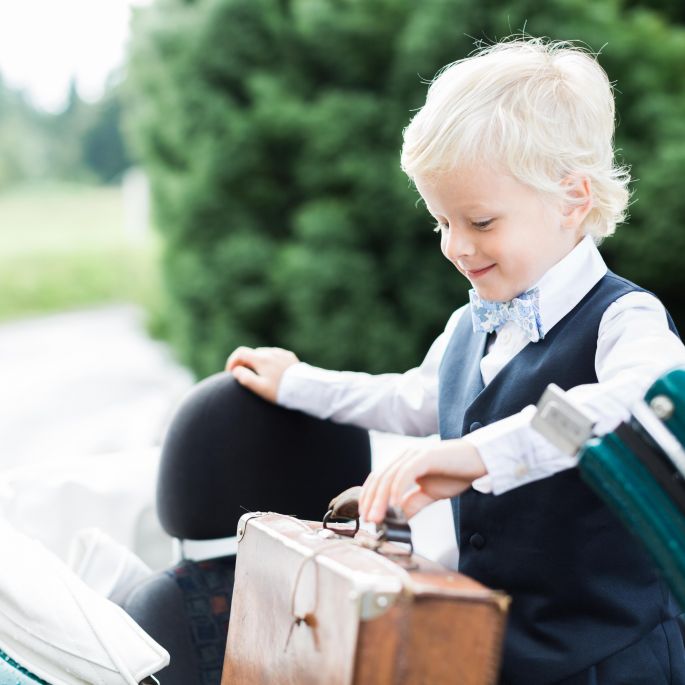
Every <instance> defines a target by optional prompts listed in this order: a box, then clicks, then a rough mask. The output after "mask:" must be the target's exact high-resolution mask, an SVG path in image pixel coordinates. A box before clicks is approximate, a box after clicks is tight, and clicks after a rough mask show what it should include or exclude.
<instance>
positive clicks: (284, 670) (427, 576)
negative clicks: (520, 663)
mask: <svg viewBox="0 0 685 685" xmlns="http://www.w3.org/2000/svg"><path fill="white" fill-rule="evenodd" d="M238 539H239V545H238V558H237V565H236V572H235V585H234V590H233V602H232V605H231V619H230V623H229V629H228V643H227V647H226V657H225V661H224V670H223V677H222V680H221V685H247V684H250V685H267V684H268V685H315V684H316V685H320V684H325V685H448V684H449V685H490V684H494V683H496V682H497V676H498V672H499V663H500V656H501V648H502V639H503V635H504V628H505V622H506V614H507V609H508V605H509V598H508V597H507V596H506V595H505V594H503V593H501V592H496V591H493V590H489V589H488V588H486V587H484V586H483V585H481V584H480V583H477V582H476V581H474V580H472V579H470V578H467V577H466V576H464V575H462V574H459V573H456V572H453V571H450V570H449V569H446V568H444V567H442V566H440V565H438V564H435V563H433V562H430V561H428V560H426V559H423V558H421V557H419V556H417V555H413V554H411V553H410V551H409V550H408V549H406V548H405V547H404V546H403V545H397V544H394V543H388V542H383V543H380V542H379V541H378V539H377V538H376V537H375V536H373V535H372V534H370V533H367V532H365V531H359V532H358V533H357V534H356V536H355V537H354V539H350V537H347V536H345V535H339V534H337V533H336V532H333V531H331V530H330V529H324V528H323V527H322V524H321V523H314V522H309V521H301V520H298V519H296V518H293V517H290V516H283V515H281V514H273V513H268V514H261V513H251V514H245V515H244V516H243V517H242V518H241V519H240V523H239V526H238Z"/></svg>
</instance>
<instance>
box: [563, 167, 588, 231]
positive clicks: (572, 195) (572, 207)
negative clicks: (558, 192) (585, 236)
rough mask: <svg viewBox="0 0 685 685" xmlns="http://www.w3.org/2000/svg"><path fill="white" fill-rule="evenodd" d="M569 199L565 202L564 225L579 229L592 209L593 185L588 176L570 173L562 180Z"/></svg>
mask: <svg viewBox="0 0 685 685" xmlns="http://www.w3.org/2000/svg"><path fill="white" fill-rule="evenodd" d="M561 185H562V186H565V187H566V196H567V198H568V200H567V201H566V202H565V203H564V210H563V212H562V225H563V226H564V227H565V228H572V229H577V228H579V227H580V225H581V224H582V223H583V221H584V220H585V217H586V216H587V215H588V214H589V212H590V210H591V209H592V187H591V185H590V179H589V178H588V177H587V176H580V175H578V174H569V175H568V176H566V178H564V179H563V180H562V182H561Z"/></svg>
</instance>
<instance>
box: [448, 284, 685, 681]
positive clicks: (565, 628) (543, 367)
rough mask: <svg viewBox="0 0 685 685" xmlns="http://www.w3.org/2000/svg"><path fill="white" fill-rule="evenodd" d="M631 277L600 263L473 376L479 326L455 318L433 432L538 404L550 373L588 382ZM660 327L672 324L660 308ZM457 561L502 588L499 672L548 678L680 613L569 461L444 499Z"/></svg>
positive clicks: (467, 427) (452, 431) (564, 383)
mask: <svg viewBox="0 0 685 685" xmlns="http://www.w3.org/2000/svg"><path fill="white" fill-rule="evenodd" d="M633 291H642V289H641V288H639V287H638V286H636V285H635V284H633V283H630V282H629V281H626V280H625V279H623V278H620V277H619V276H616V275H615V274H613V273H611V272H608V273H607V274H606V275H605V276H604V277H603V278H602V279H601V280H600V281H599V282H598V283H597V284H596V285H595V286H594V287H593V288H592V290H590V292H589V293H587V295H586V296H585V297H584V298H583V299H582V300H581V301H580V302H579V303H578V304H577V305H576V306H575V307H574V308H573V310H572V311H571V312H569V313H568V314H567V315H566V316H565V317H564V318H563V319H562V320H561V321H559V323H557V324H556V325H555V326H554V327H553V328H552V330H551V331H550V332H549V333H548V334H547V335H546V336H545V337H544V339H543V340H541V341H539V342H537V343H534V344H533V343H530V344H528V345H526V347H524V348H523V349H522V350H521V351H520V352H519V353H518V354H517V355H516V356H515V357H514V358H513V359H512V360H511V361H510V362H509V363H508V364H507V365H506V366H505V367H504V368H503V369H502V370H501V371H500V372H499V373H498V374H497V375H496V376H495V377H494V378H493V380H492V382H491V383H490V384H489V385H488V386H487V387H486V388H484V387H483V381H482V376H481V373H480V360H481V358H482V356H483V354H484V353H485V346H486V342H487V335H486V334H485V333H474V332H473V328H472V324H471V316H470V312H469V311H468V310H467V311H466V312H465V314H464V316H462V317H461V319H460V321H459V322H458V324H457V327H456V329H455V331H454V334H453V336H452V338H451V340H450V342H449V344H448V347H447V349H446V351H445V355H444V357H443V361H442V364H441V367H440V374H439V375H440V394H439V419H440V435H441V437H442V438H443V439H447V438H458V437H461V436H463V435H466V434H467V433H469V432H471V431H474V430H476V429H477V428H480V427H481V426H485V425H488V424H490V423H493V422H494V421H498V420H499V419H502V418H504V417H507V416H511V415H512V414H515V413H517V412H519V411H520V410H521V409H523V408H524V407H526V406H527V405H530V404H536V403H537V401H538V400H539V399H540V396H541V395H542V393H543V391H544V389H545V388H546V386H547V385H548V384H549V383H556V384H557V385H558V386H560V387H561V388H562V389H564V390H568V389H570V388H572V387H574V386H576V385H581V384H585V383H596V382H597V376H596V373H595V366H594V362H595V352H596V349H597V335H598V331H599V324H600V321H601V318H602V315H603V314H604V312H605V311H606V309H607V307H609V305H610V304H611V303H612V302H614V301H615V300H616V299H618V298H619V297H621V296H622V295H625V294H627V293H629V292H633ZM669 326H670V327H671V330H673V331H674V332H675V326H674V324H673V321H672V320H671V318H670V317H669ZM452 504H453V509H454V512H455V527H456V530H457V538H458V540H459V543H460V545H459V546H460V561H459V570H460V571H461V572H463V573H465V574H466V575H468V576H471V577H472V578H475V579H476V580H479V581H480V582H482V583H484V584H485V585H487V586H488V587H491V588H494V589H502V590H505V591H506V592H507V593H509V594H510V595H511V597H512V604H511V611H510V615H509V623H508V628H507V635H506V638H505V646H504V658H503V665H502V681H503V682H506V683H507V684H508V685H542V684H544V685H548V684H549V683H553V682H556V681H558V680H561V679H563V678H566V677H568V676H571V675H572V674H575V673H579V672H582V671H583V670H584V669H586V668H588V667H590V666H591V665H593V664H595V663H597V662H600V661H601V660H603V659H605V658H606V657H607V656H609V655H611V654H613V653H615V652H617V651H619V650H620V649H622V648H623V647H626V646H628V645H630V644H631V643H633V642H636V641H637V640H639V639H640V638H641V637H642V636H643V635H645V634H647V633H649V632H650V631H652V630H653V629H654V627H655V626H657V625H659V624H660V623H661V622H663V621H665V620H666V619H667V618H669V617H672V616H675V615H676V614H678V613H679V610H678V608H677V606H676V605H675V603H674V601H673V600H672V598H671V597H670V594H669V592H668V590H667V588H666V585H665V584H664V583H663V581H662V580H661V579H660V577H659V575H658V573H657V571H656V570H655V568H654V566H653V564H652V562H651V561H650V559H649V557H648V556H647V553H646V552H645V551H643V549H642V547H641V546H640V544H639V543H638V542H637V540H636V539H635V538H634V537H633V536H632V535H631V533H629V532H628V531H627V530H626V529H625V528H624V527H623V525H622V524H621V523H620V521H619V520H618V518H616V517H615V516H614V515H613V513H612V512H611V511H610V510H609V509H608V508H607V507H606V506H605V505H604V504H603V502H602V501H601V500H600V499H599V498H598V497H597V496H596V495H595V494H594V492H593V491H591V489H590V488H589V487H588V486H587V485H586V484H585V483H584V482H583V481H582V480H581V478H580V475H579V472H578V469H569V470H566V471H562V472H560V473H557V474H555V475H553V476H551V477H549V478H545V479H542V480H539V481H535V482H533V483H529V484H527V485H524V486H522V487H519V488H515V489H513V490H511V491H509V492H506V493H503V494H501V495H497V496H495V495H491V494H483V493H480V492H477V491H475V490H473V489H469V490H467V491H466V492H465V493H463V494H462V495H461V497H458V498H454V500H453V502H452Z"/></svg>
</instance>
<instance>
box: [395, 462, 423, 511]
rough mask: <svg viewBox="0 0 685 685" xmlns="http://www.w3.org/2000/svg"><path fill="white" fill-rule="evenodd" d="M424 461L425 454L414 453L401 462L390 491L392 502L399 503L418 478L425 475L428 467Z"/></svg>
mask: <svg viewBox="0 0 685 685" xmlns="http://www.w3.org/2000/svg"><path fill="white" fill-rule="evenodd" d="M422 461H425V454H418V455H417V454H412V455H411V456H410V457H409V458H408V459H405V460H404V461H403V462H402V464H400V466H399V468H398V469H397V471H396V472H395V477H394V478H393V481H392V484H391V486H390V491H389V493H388V499H389V500H390V502H391V503H392V504H399V503H400V502H401V500H402V498H403V497H404V495H405V493H406V492H407V490H409V489H410V488H411V486H412V485H416V481H417V479H418V478H420V477H421V476H422V475H424V473H425V471H426V469H425V464H422V463H421V462H422Z"/></svg>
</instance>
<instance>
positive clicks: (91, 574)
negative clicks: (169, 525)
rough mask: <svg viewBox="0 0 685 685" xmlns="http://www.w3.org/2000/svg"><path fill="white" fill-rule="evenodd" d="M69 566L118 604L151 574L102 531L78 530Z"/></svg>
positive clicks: (150, 571) (86, 581) (146, 567)
mask: <svg viewBox="0 0 685 685" xmlns="http://www.w3.org/2000/svg"><path fill="white" fill-rule="evenodd" d="M67 566H68V567H69V568H70V569H71V570H72V571H73V572H74V573H75V574H76V575H77V576H78V577H79V578H80V579H81V580H82V581H83V582H84V583H85V584H86V585H88V587H90V588H92V589H93V590H95V592H97V593H98V594H99V595H101V596H102V597H107V599H111V600H112V601H113V602H114V603H115V604H119V605H120V604H121V603H122V601H123V600H124V599H125V598H126V596H127V595H128V593H129V592H130V591H131V589H132V588H133V587H135V586H136V585H138V583H140V582H141V581H142V580H145V578H148V577H149V576H151V575H152V570H151V569H150V567H149V566H148V565H147V564H145V562H144V561H143V560H142V559H141V558H140V557H138V556H136V555H135V554H134V553H133V552H131V551H130V550H129V549H127V548H126V547H124V546H123V545H122V544H120V543H118V542H117V541H116V540H114V539H113V538H111V537H110V536H109V535H107V533H105V532H104V531H102V530H100V529H99V528H83V529H82V530H79V531H77V533H76V535H74V538H73V540H72V541H71V545H70V546H69V554H68V557H67Z"/></svg>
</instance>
